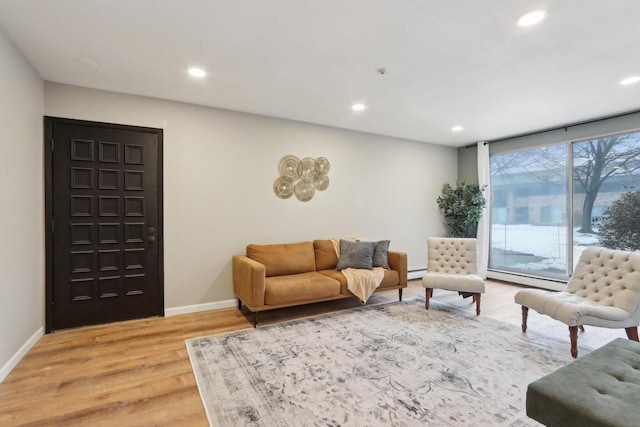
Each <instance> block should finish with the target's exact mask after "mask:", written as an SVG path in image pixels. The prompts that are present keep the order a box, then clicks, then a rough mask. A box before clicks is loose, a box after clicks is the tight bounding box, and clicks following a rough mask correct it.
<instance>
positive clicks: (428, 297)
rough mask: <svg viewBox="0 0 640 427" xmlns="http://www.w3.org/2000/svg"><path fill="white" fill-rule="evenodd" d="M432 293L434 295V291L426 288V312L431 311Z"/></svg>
mask: <svg viewBox="0 0 640 427" xmlns="http://www.w3.org/2000/svg"><path fill="white" fill-rule="evenodd" d="M432 293H433V289H431V288H425V291H424V299H425V302H424V308H425V310H429V299H430V298H431V294H432Z"/></svg>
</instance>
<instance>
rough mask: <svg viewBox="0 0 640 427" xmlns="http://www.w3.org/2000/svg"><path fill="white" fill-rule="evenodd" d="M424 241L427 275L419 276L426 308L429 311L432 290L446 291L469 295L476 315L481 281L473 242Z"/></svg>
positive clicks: (454, 240)
mask: <svg viewBox="0 0 640 427" xmlns="http://www.w3.org/2000/svg"><path fill="white" fill-rule="evenodd" d="M427 242H428V246H429V255H428V263H427V273H426V274H425V275H424V276H423V277H422V286H424V287H425V288H426V291H425V298H426V303H425V308H426V309H427V310H428V309H429V299H430V298H431V294H432V293H433V289H436V288H437V289H446V290H449V291H458V292H463V293H470V294H472V295H473V301H474V302H475V303H476V314H478V315H479V314H480V295H481V294H482V293H484V280H482V278H481V277H480V276H478V274H477V272H478V263H477V258H476V257H477V255H476V244H477V243H476V239H468V238H455V237H430V238H429V239H427Z"/></svg>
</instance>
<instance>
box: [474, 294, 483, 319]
mask: <svg viewBox="0 0 640 427" xmlns="http://www.w3.org/2000/svg"><path fill="white" fill-rule="evenodd" d="M480 295H481V294H479V293H477V294H474V295H473V299H474V300H476V315H477V316H480Z"/></svg>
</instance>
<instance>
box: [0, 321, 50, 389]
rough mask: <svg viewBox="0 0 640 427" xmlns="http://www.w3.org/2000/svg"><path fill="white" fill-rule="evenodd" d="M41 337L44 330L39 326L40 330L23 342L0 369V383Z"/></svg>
mask: <svg viewBox="0 0 640 427" xmlns="http://www.w3.org/2000/svg"><path fill="white" fill-rule="evenodd" d="M43 335H44V328H43V327H42V326H41V327H40V329H38V330H37V331H36V333H35V334H33V335H31V338H29V339H28V340H27V342H25V343H24V344H23V345H22V347H20V349H19V350H18V351H17V352H16V353H15V354H14V355H13V356H11V359H9V361H8V362H7V363H5V364H4V366H3V367H2V368H0V382H2V381H4V379H5V378H7V375H9V374H10V373H11V371H13V368H15V367H16V365H17V364H18V363H20V361H21V360H22V358H23V357H24V356H25V355H26V354H27V353H28V352H29V350H31V347H33V346H34V345H35V344H36V343H37V342H38V340H39V339H40V338H42V336H43Z"/></svg>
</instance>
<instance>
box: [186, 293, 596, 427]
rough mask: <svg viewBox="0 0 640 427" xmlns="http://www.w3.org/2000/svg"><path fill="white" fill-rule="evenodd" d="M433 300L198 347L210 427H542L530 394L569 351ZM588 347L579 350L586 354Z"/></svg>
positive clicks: (192, 349) (191, 343)
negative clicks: (528, 401) (529, 411)
mask: <svg viewBox="0 0 640 427" xmlns="http://www.w3.org/2000/svg"><path fill="white" fill-rule="evenodd" d="M423 304H424V301H423V300H420V299H414V300H409V301H403V302H396V303H389V304H381V305H376V306H365V307H359V308H355V309H349V310H347V311H341V312H336V313H330V314H326V315H322V316H318V317H313V318H307V319H301V320H296V321H291V322H285V323H280V324H274V325H267V326H263V327H260V328H258V329H251V330H243V331H238V332H233V333H229V334H223V335H213V336H209V337H204V338H195V339H190V340H187V349H188V351H189V357H190V358H191V364H192V366H193V370H194V372H195V376H196V380H197V383H198V388H199V390H200V395H201V396H202V400H203V402H204V406H205V409H206V412H207V416H208V418H209V422H210V423H211V425H216V426H217V425H220V426H268V427H271V426H378V425H380V426H382V425H385V426H389V425H392V426H418V425H430V426H458V425H475V426H534V425H539V424H537V423H536V422H534V421H532V420H530V419H529V418H527V416H526V413H525V394H526V389H527V385H528V384H529V383H530V382H531V381H533V380H535V379H537V378H539V377H541V376H543V375H546V374H548V373H550V372H552V371H554V370H555V369H557V368H559V367H560V366H563V365H565V364H567V363H568V362H570V361H571V356H570V354H569V341H568V338H567V341H566V342H561V341H559V340H556V339H554V338H550V337H545V336H542V335H538V334H535V333H532V332H528V333H527V334H526V335H523V334H522V333H521V332H520V330H519V329H518V328H517V327H514V326H512V325H507V324H505V323H502V322H498V321H496V320H493V319H489V318H486V317H482V316H480V317H476V316H470V315H467V314H466V313H463V312H460V311H459V310H456V309H455V308H450V307H448V306H444V305H442V304H439V303H437V302H435V301H434V302H433V305H432V306H431V309H430V310H429V311H426V310H425V309H424V305H423ZM587 352H589V349H586V348H584V347H582V348H580V354H586V353H587Z"/></svg>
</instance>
